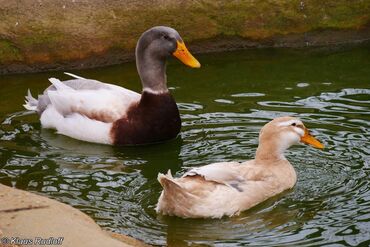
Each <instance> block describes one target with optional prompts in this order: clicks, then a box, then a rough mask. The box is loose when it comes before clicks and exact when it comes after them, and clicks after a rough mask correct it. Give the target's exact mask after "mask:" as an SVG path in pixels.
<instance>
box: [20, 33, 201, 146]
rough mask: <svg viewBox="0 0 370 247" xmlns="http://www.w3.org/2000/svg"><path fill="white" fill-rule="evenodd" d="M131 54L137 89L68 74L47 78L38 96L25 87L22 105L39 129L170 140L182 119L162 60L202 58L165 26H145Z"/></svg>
mask: <svg viewBox="0 0 370 247" xmlns="http://www.w3.org/2000/svg"><path fill="white" fill-rule="evenodd" d="M135 55H136V67H137V70H138V73H139V75H140V79H141V83H142V86H143V90H142V93H141V94H139V93H136V92H134V91H131V90H128V89H126V88H123V87H119V86H116V85H112V84H108V83H103V82H100V81H97V80H92V79H86V78H83V77H80V76H76V75H73V74H70V73H66V74H67V75H70V76H72V77H73V78H74V79H71V80H67V81H60V80H58V79H56V78H50V79H49V81H50V82H51V83H52V85H51V86H50V87H48V88H47V89H46V90H45V91H44V92H43V94H42V95H39V96H38V98H37V99H35V98H34V97H33V96H32V95H31V93H30V91H29V90H28V94H27V96H26V104H25V105H24V107H25V108H26V109H27V110H30V111H35V112H38V113H39V115H40V122H41V125H42V127H43V128H52V129H56V130H57V132H58V133H59V134H62V135H66V136H69V137H72V138H75V139H79V140H82V141H88V142H95V143H102V144H111V145H136V144H147V143H155V142H161V141H165V140H169V139H173V138H175V137H176V136H177V134H178V133H179V132H180V128H181V119H180V115H179V110H178V108H177V105H176V102H175V100H174V99H173V97H172V96H171V94H170V92H169V91H168V88H167V79H166V60H167V58H168V57H170V56H171V55H173V56H175V57H176V58H178V59H179V60H180V61H182V62H183V63H184V64H186V65H188V66H190V67H192V68H199V67H200V63H199V62H198V61H197V60H196V59H195V58H194V57H193V56H192V55H191V53H190V52H189V51H188V49H187V48H186V46H185V44H184V42H183V40H182V38H181V37H180V35H179V33H178V32H177V31H176V30H175V29H173V28H170V27H164V26H158V27H153V28H151V29H149V30H147V31H145V32H144V33H143V34H142V35H141V37H140V39H139V41H138V42H137V46H136V54H135Z"/></svg>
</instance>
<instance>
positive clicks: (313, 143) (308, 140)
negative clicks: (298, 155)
mask: <svg viewBox="0 0 370 247" xmlns="http://www.w3.org/2000/svg"><path fill="white" fill-rule="evenodd" d="M301 142H303V143H305V144H309V145H311V146H313V147H315V148H320V149H323V148H324V147H325V146H324V144H322V143H321V142H319V141H318V140H317V139H316V138H315V137H313V136H312V135H310V133H309V132H308V130H306V131H305V133H304V136H302V137H301Z"/></svg>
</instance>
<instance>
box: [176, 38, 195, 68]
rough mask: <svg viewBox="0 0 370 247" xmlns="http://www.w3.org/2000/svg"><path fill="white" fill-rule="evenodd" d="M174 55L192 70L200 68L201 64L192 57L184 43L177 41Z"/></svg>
mask: <svg viewBox="0 0 370 247" xmlns="http://www.w3.org/2000/svg"><path fill="white" fill-rule="evenodd" d="M172 55H174V56H175V57H177V58H178V59H179V60H180V61H181V62H183V63H184V64H185V65H187V66H189V67H191V68H200V63H199V62H198V60H197V59H196V58H195V57H193V55H191V53H190V52H189V51H188V49H187V48H186V46H185V44H184V42H180V41H177V49H176V51H175V52H174V53H172Z"/></svg>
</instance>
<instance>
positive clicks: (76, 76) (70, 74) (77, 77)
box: [64, 72, 86, 79]
mask: <svg viewBox="0 0 370 247" xmlns="http://www.w3.org/2000/svg"><path fill="white" fill-rule="evenodd" d="M64 74H66V75H69V76H71V77H73V78H76V79H86V78H83V77H81V76H78V75H75V74H72V73H69V72H64Z"/></svg>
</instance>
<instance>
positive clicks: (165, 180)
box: [158, 170, 182, 190]
mask: <svg viewBox="0 0 370 247" xmlns="http://www.w3.org/2000/svg"><path fill="white" fill-rule="evenodd" d="M158 182H159V183H160V184H161V185H162V187H163V189H164V190H166V189H167V190H168V189H171V187H172V186H174V187H177V188H179V189H182V187H181V185H180V184H178V183H177V182H176V181H175V180H174V179H173V177H172V174H171V170H168V172H167V174H166V175H164V174H162V173H159V174H158Z"/></svg>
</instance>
